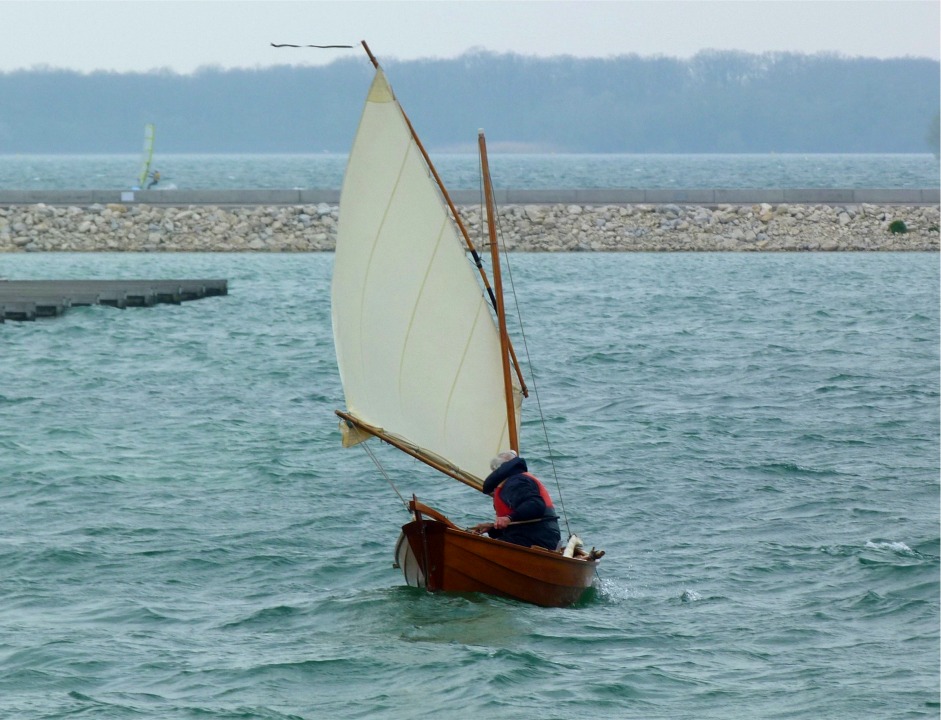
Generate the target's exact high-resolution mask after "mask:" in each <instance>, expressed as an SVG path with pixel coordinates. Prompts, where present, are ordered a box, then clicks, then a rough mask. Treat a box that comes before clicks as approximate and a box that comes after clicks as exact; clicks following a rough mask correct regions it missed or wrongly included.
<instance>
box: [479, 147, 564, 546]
mask: <svg viewBox="0 0 941 720" xmlns="http://www.w3.org/2000/svg"><path fill="white" fill-rule="evenodd" d="M477 168H478V175H479V176H483V166H482V164H481V161H480V157H479V156H478V158H477ZM480 186H481V191H480V195H481V201H480V202H481V220H482V219H483V183H480ZM487 221H488V222H492V223H495V224H496V228H497V241H498V242H499V243H500V245H501V246H502V248H503V252H502V253H500V256H501V258H502V259H503V262H504V264H505V265H506V271H507V278H508V279H509V285H510V291H511V293H512V294H513V304H514V305H515V306H516V321H517V322H518V323H519V329H520V337H521V339H522V340H523V350H524V351H525V352H526V362H527V363H529V376H530V380H531V381H532V384H533V396H534V397H535V398H536V408H537V409H538V410H539V424H540V425H541V426H542V432H543V436H544V437H545V439H546V450H547V451H548V454H549V466H550V467H551V468H552V477H553V479H554V480H555V487H556V490H557V491H558V494H559V507H560V508H562V519H563V520H564V521H565V529H566V531H567V532H568V534H569V535H570V536H571V534H572V528H571V527H570V526H569V516H568V513H567V512H566V510H565V501H564V500H563V498H562V483H560V482H559V473H558V471H557V470H556V466H555V458H554V457H553V454H552V443H551V442H550V441H549V430H548V429H547V428H546V416H545V414H544V413H543V411H542V401H541V400H540V399H539V387H538V386H537V385H536V371H535V368H534V367H533V359H532V357H530V354H529V343H528V342H527V341H526V330H525V329H524V328H523V313H522V312H521V310H520V303H519V297H518V296H517V294H516V283H515V282H514V281H513V268H512V266H511V265H510V256H509V253H508V252H507V248H506V243H505V242H504V240H503V226H502V225H501V224H500V215H499V213H496V217H494V218H487ZM483 225H484V224H483V222H481V223H480V234H481V238H482V237H483ZM481 242H482V240H481Z"/></svg>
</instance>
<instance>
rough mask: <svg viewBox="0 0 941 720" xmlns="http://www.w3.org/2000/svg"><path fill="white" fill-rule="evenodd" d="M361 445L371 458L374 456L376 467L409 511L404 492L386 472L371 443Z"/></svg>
mask: <svg viewBox="0 0 941 720" xmlns="http://www.w3.org/2000/svg"><path fill="white" fill-rule="evenodd" d="M360 447H362V448H363V450H365V451H366V454H367V455H369V457H370V458H372V461H373V462H374V463H376V467H377V468H378V469H379V472H380V473H381V474H382V477H384V478H385V479H386V482H387V483H389V487H391V488H392V490H393V491H394V492H395V494H396V495H398V496H399V500H401V501H402V505H404V506H405V510H406V511H408V503H407V502H405V498H404V497H402V493H400V492H399V489H398V488H397V487H396V486H395V483H394V482H392V478H390V477H389V475H388V473H386V470H385V468H384V467H382V464H381V463H380V462H379V458H377V457H376V455H375V453H374V452H373V451H372V448H371V447H369V445H368V444H367V443H365V442H361V443H360Z"/></svg>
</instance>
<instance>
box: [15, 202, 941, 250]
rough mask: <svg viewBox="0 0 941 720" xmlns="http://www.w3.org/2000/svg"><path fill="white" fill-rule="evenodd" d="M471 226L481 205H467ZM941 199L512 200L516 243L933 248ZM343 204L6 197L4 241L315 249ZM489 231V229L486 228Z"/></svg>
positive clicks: (510, 232) (504, 224)
mask: <svg viewBox="0 0 941 720" xmlns="http://www.w3.org/2000/svg"><path fill="white" fill-rule="evenodd" d="M460 212H461V215H462V217H463V218H464V220H465V221H466V223H467V225H468V227H469V230H470V233H471V236H472V237H473V238H478V237H480V236H481V233H480V228H481V211H480V209H479V208H476V207H464V208H461V209H460ZM938 224H939V209H938V206H915V207H913V206H877V205H866V204H861V205H846V206H833V205H783V204H782V205H769V204H760V205H720V206H718V207H704V206H687V205H683V206H681V205H591V206H585V205H559V204H556V205H548V204H547V205H509V206H505V207H502V208H501V209H500V212H499V228H500V235H501V237H502V239H503V241H504V243H505V244H506V246H507V248H508V249H509V250H517V251H534V252H579V251H606V252H620V251H640V252H648V251H650V252H652V251H660V252H662V251H669V252H676V251H769V252H770V251H801V250H805V251H806V250H810V251H814V250H818V251H852V250H893V251H896V250H922V251H924V250H929V251H937V250H938V249H939V242H938V238H939V235H938ZM336 230H337V207H336V205H328V204H325V203H321V204H319V205H316V206H256V207H216V206H195V205H194V206H188V207H158V206H148V205H138V204H127V205H125V204H113V205H92V206H89V207H59V206H48V205H17V206H7V207H0V252H24V251H25V252H35V251H42V252H53V251H55V252H86V251H112V252H116V251H122V252H123V251H130V252H318V251H330V250H333V248H334V244H335V241H336ZM483 237H486V234H485V233H484V234H483Z"/></svg>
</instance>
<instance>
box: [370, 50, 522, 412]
mask: <svg viewBox="0 0 941 720" xmlns="http://www.w3.org/2000/svg"><path fill="white" fill-rule="evenodd" d="M360 42H361V43H362V45H363V50H365V51H366V54H367V55H368V56H369V60H370V62H372V64H373V67H375V68H376V69H377V70H378V69H379V61H378V60H376V56H375V55H373V54H372V51H371V50H370V49H369V46H368V45H367V44H366V41H365V40H361V41H360ZM399 111H400V112H401V113H402V117H403V118H405V124H406V125H407V126H408V131H409V132H410V133H411V134H412V139H413V140H414V141H415V145H416V146H417V147H418V150H419V152H420V153H421V155H422V157H423V158H424V159H425V164H426V165H427V166H428V169H429V170H430V171H431V175H432V177H433V178H434V179H435V183H437V185H438V189H439V190H441V196H442V197H443V198H444V201H445V203H446V204H447V206H448V209H449V210H450V211H451V216H452V217H453V218H454V223H455V225H457V229H458V230H460V232H461V237H463V238H464V244H465V245H466V246H467V249H468V250H469V251H470V254H471V256H472V257H473V258H474V265H476V267H477V272H478V273H479V274H480V279H481V280H482V281H483V284H484V288H485V289H486V290H487V294H488V295H489V296H490V301H491V304H492V305H493V309H494V311H495V312H497V313H498V314H499V312H500V311H499V310H497V302H498V301H497V298H496V295H495V294H494V291H493V288H491V287H490V280H489V279H488V278H487V273H486V272H484V267H483V265H482V264H481V262H480V254H479V253H478V252H477V248H476V247H474V242H473V241H472V240H471V238H470V234H469V233H468V232H467V228H466V227H465V226H464V222H463V221H462V220H461V216H460V215H459V214H458V212H457V208H456V207H455V205H454V202H453V201H452V200H451V195H450V194H449V193H448V189H447V188H446V187H445V186H444V182H443V181H442V180H441V176H440V175H438V171H437V169H436V168H435V165H434V163H433V162H431V157H430V156H429V155H428V151H427V150H425V146H424V145H422V141H421V139H420V138H419V137H418V133H416V132H415V128H414V127H412V121H411V120H409V119H408V115H407V114H406V113H405V110H404V109H403V108H402V107H401V106H400V107H399ZM509 351H510V357H511V358H512V359H513V367H514V369H515V370H516V377H517V379H518V380H519V383H520V389H521V391H522V393H523V397H529V389H528V388H527V387H526V381H525V380H524V379H523V370H522V368H520V363H519V360H518V359H517V357H516V350H514V349H513V344H512V343H510V344H509Z"/></svg>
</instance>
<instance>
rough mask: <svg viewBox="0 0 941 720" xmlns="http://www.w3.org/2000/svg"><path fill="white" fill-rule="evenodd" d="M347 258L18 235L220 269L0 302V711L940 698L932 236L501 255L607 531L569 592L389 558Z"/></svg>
mask: <svg viewBox="0 0 941 720" xmlns="http://www.w3.org/2000/svg"><path fill="white" fill-rule="evenodd" d="M331 260H332V258H331V257H330V256H329V255H311V256H293V255H292V256H287V257H284V256H273V255H272V256H258V255H252V256H238V255H233V256H225V255H221V256H217V255H212V256H209V255H186V256H183V255H173V256H168V255H162V256H153V255H152V256H127V255H117V256H116V255H97V256H95V257H87V256H67V255H46V256H27V255H21V256H16V257H11V258H9V259H7V258H4V260H3V261H2V262H3V270H2V273H0V274H3V275H5V276H15V277H67V276H69V275H73V276H74V275H97V276H100V277H119V276H125V277H145V276H164V277H170V276H221V277H227V278H229V280H230V295H229V296H227V297H224V298H215V299H211V300H202V301H198V302H194V303H186V304H184V305H182V306H158V307H155V308H140V309H129V310H125V311H119V310H114V309H110V308H85V309H82V308H73V309H72V310H71V311H70V312H69V313H67V314H66V315H65V316H63V317H61V318H58V319H55V320H48V321H38V322H36V323H30V324H16V323H6V324H4V325H0V348H2V353H0V378H2V385H0V475H2V478H3V482H2V483H0V514H2V517H3V518H4V523H3V529H2V532H0V598H2V599H3V602H2V603H0V716H3V717H10V718H38V717H43V718H69V717H82V716H85V717H96V718H97V717H102V718H119V719H122V720H123V719H125V718H127V719H130V718H141V717H144V718H161V719H164V718H169V719H171V720H173V719H176V718H180V719H183V718H186V719H190V718H220V719H222V718H225V719H229V718H265V719H267V718H276V719H278V720H282V719H284V718H291V719H294V718H319V717H334V718H366V717H369V718H372V717H387V718H431V717H437V718H441V717H445V718H452V717H453V718H457V717H466V716H468V715H509V716H514V717H531V716H545V717H560V718H561V717H580V718H599V719H601V718H611V717H643V718H676V717H697V718H729V717H748V718H807V719H810V718H814V719H816V718H824V717H826V718H845V717H880V718H896V717H898V718H902V717H937V712H938V702H937V701H938V690H939V685H938V670H939V667H938V656H939V655H938V653H939V641H938V636H939V620H938V618H939V599H938V584H939V555H941V551H939V537H938V507H939V506H938V500H939V495H938V474H939V467H938V464H939V460H938V433H939V417H938V415H939V409H938V398H939V392H938V391H939V361H938V348H939V339H938V333H939V331H938V328H939V319H938V307H939V302H938V264H937V258H936V257H935V256H933V255H919V254H905V255H883V254H867V255H852V256H840V257H835V256H811V255H800V256H763V257H757V256H747V257H743V256H735V255H723V256H715V255H689V254H686V255H682V256H679V255H677V256H671V255H657V256H646V255H594V254H593V255H569V256H563V255H558V256H557V255H552V256H549V255H533V256H520V257H514V258H513V263H514V277H515V282H516V283H517V290H518V291H519V293H520V303H521V305H522V307H523V312H524V315H525V318H526V320H527V324H526V332H527V341H528V345H529V350H530V352H531V355H532V359H533V362H534V363H535V369H536V373H537V381H538V382H537V385H538V389H539V393H540V395H541V404H542V411H543V414H544V415H545V418H546V422H547V424H548V431H549V434H550V437H551V438H552V440H553V453H554V457H555V463H556V468H555V469H556V471H557V473H558V476H559V480H560V483H561V491H562V500H563V502H564V505H565V508H566V511H567V514H568V521H569V522H570V524H571V526H572V528H573V529H574V530H577V531H578V533H579V535H580V536H582V537H583V538H585V540H586V541H587V542H588V543H590V544H592V545H597V546H598V547H603V548H604V549H605V550H606V551H607V553H608V554H607V555H606V557H605V559H604V561H603V562H602V564H601V567H600V570H599V578H598V580H597V584H596V588H595V591H594V593H593V594H592V595H591V596H590V597H589V598H587V599H586V601H585V602H584V603H582V604H581V605H580V606H579V607H577V608H571V609H562V610H545V609H539V608H532V607H528V606H523V605H520V604H518V603H515V602H512V601H507V600H501V599H496V598H489V597H483V596H476V595H469V596H462V595H454V596H434V595H428V594H426V593H424V592H423V591H420V590H415V589H412V588H407V587H404V586H403V583H402V580H401V578H400V576H399V574H398V572H397V571H395V570H393V569H392V567H391V563H392V556H391V552H392V546H393V544H394V542H395V538H396V535H397V532H398V530H397V528H398V525H399V524H401V523H402V522H403V521H404V520H405V517H406V513H405V512H404V511H403V509H402V507H401V505H400V504H399V502H398V499H397V498H396V497H395V495H394V493H393V492H392V491H391V489H389V487H388V485H386V483H385V482H384V481H383V479H382V478H381V477H379V475H378V473H377V472H376V470H375V468H374V466H373V465H372V463H371V462H370V461H369V459H368V458H367V457H366V456H365V455H364V454H363V453H362V452H359V451H358V450H355V449H353V450H343V449H342V448H340V447H339V440H338V436H337V432H336V425H335V419H334V416H333V409H334V408H335V407H339V406H341V405H342V395H341V391H340V388H339V381H338V379H337V376H336V369H335V363H334V359H333V348H332V341H331V337H330V313H329V304H328V299H327V295H328V286H329V274H330V269H331ZM530 407H531V408H532V405H531V406H530ZM530 412H531V414H530V415H528V416H527V424H526V426H525V428H524V440H525V442H526V444H527V448H528V450H527V454H528V455H529V456H530V458H531V459H532V460H533V466H534V469H535V470H536V472H537V473H538V474H539V475H541V476H542V477H543V479H544V480H546V481H547V484H548V485H549V487H550V488H552V489H553V492H556V493H558V489H556V485H555V476H554V473H553V470H552V468H551V467H550V466H549V465H548V464H547V463H546V462H545V458H546V452H545V450H544V448H543V447H542V445H541V440H540V435H541V433H539V432H538V431H537V428H536V427H535V421H534V415H533V414H532V413H534V412H535V411H534V410H533V409H531V411H530ZM380 450H381V449H380ZM381 455H382V456H383V459H384V462H385V463H386V465H387V470H388V472H389V473H390V475H391V476H392V478H393V480H394V482H395V483H396V484H397V486H398V487H399V488H400V490H405V491H407V492H413V491H414V492H417V493H418V495H419V496H420V497H423V498H426V499H427V500H428V501H430V502H432V503H433V504H438V505H440V506H442V507H443V508H444V509H446V511H448V512H449V514H450V515H451V516H452V518H453V519H455V521H456V522H459V523H466V524H469V523H470V522H476V521H477V520H479V519H480V518H481V517H483V516H486V514H487V509H486V502H485V499H484V498H481V497H479V496H477V495H474V494H472V493H468V492H466V491H465V488H463V486H458V487H452V486H451V485H458V484H457V483H451V484H447V483H445V484H442V483H441V482H438V481H437V480H435V479H433V478H431V477H430V476H429V474H428V473H426V472H425V471H424V470H423V469H422V468H421V467H420V466H418V465H417V464H416V463H414V462H413V461H411V460H403V459H402V458H398V457H395V456H391V454H390V453H381Z"/></svg>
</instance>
